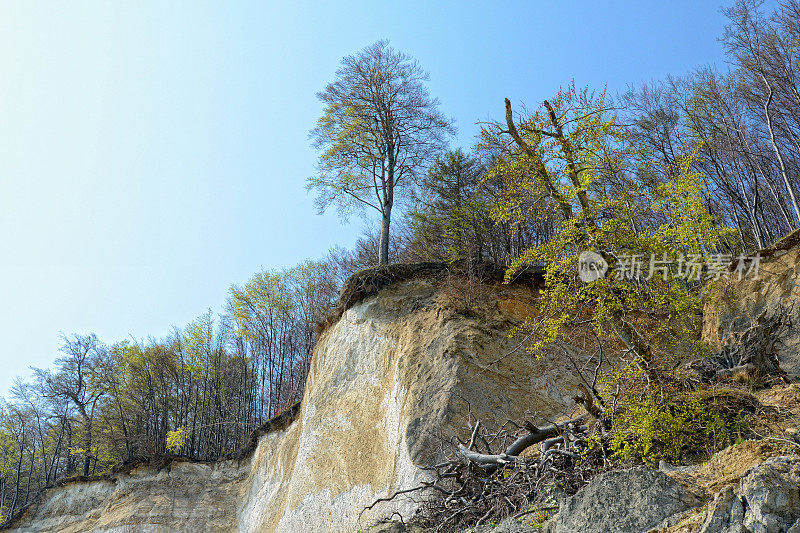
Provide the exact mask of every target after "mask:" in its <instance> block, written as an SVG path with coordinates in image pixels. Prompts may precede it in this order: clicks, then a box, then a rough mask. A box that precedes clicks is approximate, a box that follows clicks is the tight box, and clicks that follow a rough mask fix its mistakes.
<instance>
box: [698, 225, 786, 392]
mask: <svg viewBox="0 0 800 533" xmlns="http://www.w3.org/2000/svg"><path fill="white" fill-rule="evenodd" d="M759 253H760V257H761V260H760V264H759V269H758V276H757V277H755V278H753V276H752V275H749V276H743V279H739V276H738V275H736V274H732V275H731V276H730V278H729V279H722V280H720V281H719V283H717V284H716V286H714V287H713V289H712V291H711V292H710V294H709V297H708V298H707V300H706V304H705V310H704V317H703V340H705V341H706V342H708V344H709V345H710V347H711V348H712V350H719V349H720V348H721V347H722V345H723V344H724V343H726V342H731V341H733V342H736V340H737V339H736V337H735V335H736V334H737V333H740V332H742V331H744V330H746V329H747V328H749V327H752V326H753V325H754V324H756V323H757V321H758V320H759V319H760V318H770V317H774V316H775V315H776V314H778V313H786V314H788V317H789V319H790V320H789V321H790V325H789V326H788V327H785V328H781V329H780V330H779V331H776V332H775V334H773V335H771V337H772V340H773V341H774V342H773V343H772V345H771V346H770V347H769V348H770V350H772V351H773V352H774V355H775V356H776V357H777V359H778V361H779V362H780V366H781V369H782V370H784V371H785V372H786V373H787V374H788V376H789V378H790V379H791V380H793V381H794V380H797V379H800V320H798V317H800V301H798V300H800V231H795V232H794V233H792V234H790V235H788V236H787V237H786V238H784V239H782V240H781V241H779V242H777V243H776V244H775V245H773V246H771V247H770V248H767V249H765V250H761V252H759Z"/></svg>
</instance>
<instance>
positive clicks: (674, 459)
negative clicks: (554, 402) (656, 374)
mask: <svg viewBox="0 0 800 533" xmlns="http://www.w3.org/2000/svg"><path fill="white" fill-rule="evenodd" d="M744 399H745V395H741V394H739V393H737V394H725V392H723V393H720V394H714V393H713V392H712V391H706V390H684V391H680V390H668V389H660V390H659V389H658V388H656V387H646V386H642V387H639V388H635V389H634V390H632V391H630V392H628V393H627V394H625V395H624V396H623V398H622V399H621V401H620V403H619V404H618V406H617V407H616V408H615V410H614V412H613V413H612V415H613V424H612V431H611V433H612V436H611V439H610V441H609V448H610V450H611V452H612V456H611V458H612V459H615V460H620V461H635V462H644V463H647V464H650V465H657V464H658V462H659V461H661V460H664V461H667V462H670V463H678V462H682V461H686V460H696V459H698V458H701V457H710V456H711V455H712V454H713V453H714V452H716V451H718V450H719V449H721V448H723V447H725V446H728V445H730V444H732V443H733V442H732V441H733V440H735V439H736V437H737V435H738V434H739V431H740V429H741V427H742V424H743V417H744V414H745V411H744V410H743V409H742V404H743V403H744V402H743V400H744Z"/></svg>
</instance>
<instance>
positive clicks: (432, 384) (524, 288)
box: [11, 273, 576, 533]
mask: <svg viewBox="0 0 800 533" xmlns="http://www.w3.org/2000/svg"><path fill="white" fill-rule="evenodd" d="M409 278H410V279H406V280H405V281H399V282H395V283H393V284H391V285H389V286H387V287H384V288H382V289H381V290H379V291H377V293H376V291H372V292H373V293H372V294H368V295H366V297H364V298H362V299H358V301H355V302H353V303H352V305H349V306H348V308H347V309H346V310H344V312H343V314H342V315H341V317H339V318H338V320H335V321H334V322H333V323H332V324H330V325H329V327H328V328H327V329H326V331H324V332H323V333H322V334H321V336H320V339H319V342H318V345H317V347H316V350H315V352H314V355H313V359H312V363H311V369H310V373H309V376H308V382H307V385H306V389H305V393H304V397H303V400H302V402H301V405H300V406H299V408H298V409H296V410H295V412H294V413H290V414H288V415H286V416H284V417H283V418H282V419H281V420H278V421H277V422H275V423H273V424H271V425H270V429H269V431H267V432H266V433H264V434H263V435H261V436H260V437H259V438H258V441H257V445H256V446H255V447H254V449H253V450H251V451H250V452H248V453H247V454H245V455H244V457H242V458H240V459H237V460H225V461H218V462H215V463H199V462H192V461H188V460H173V461H168V462H166V464H162V465H161V466H153V465H140V466H137V467H135V468H133V469H129V470H128V471H124V472H119V473H116V474H112V475H109V476H106V477H105V478H104V479H97V480H83V481H80V480H76V481H71V482H68V483H65V484H63V485H62V486H59V487H56V488H52V489H49V490H48V491H46V492H45V493H44V494H43V495H42V496H41V497H40V498H39V499H38V500H37V501H36V502H35V503H34V504H33V505H31V506H29V508H27V509H26V510H25V511H24V512H23V513H22V514H21V515H19V516H18V517H17V518H16V519H15V520H14V522H13V523H12V524H11V528H12V529H11V530H12V531H60V532H63V531H109V532H110V531H114V532H123V531H153V532H156V531H193V532H195V531H253V532H255V531H259V532H264V531H265V532H273V531H277V532H281V533H291V532H303V533H306V532H354V531H358V530H360V529H366V528H367V527H369V526H370V525H371V524H372V523H374V522H375V521H376V520H378V519H380V518H383V517H387V516H390V515H392V513H395V512H399V513H400V514H401V515H403V516H404V517H408V516H410V515H411V514H412V513H413V511H414V509H415V505H416V504H415V503H414V502H413V501H412V500H411V499H410V498H405V499H404V498H403V497H398V498H396V499H394V500H392V501H390V502H381V503H379V504H377V505H375V506H374V507H373V508H372V509H370V510H366V511H365V508H366V507H367V506H369V505H370V504H372V503H373V502H375V501H376V500H377V499H379V498H385V497H387V496H390V495H392V494H394V493H395V492H396V491H399V490H403V489H409V488H413V487H415V486H417V485H418V484H419V482H420V480H422V479H423V478H424V477H425V471H424V470H422V469H421V468H420V466H421V465H425V464H429V462H430V461H431V460H432V459H433V458H434V456H435V454H436V453H437V450H438V449H439V444H440V442H441V440H440V439H447V438H449V437H451V436H452V435H459V436H461V438H465V437H467V436H468V435H465V433H466V432H467V431H468V423H469V422H468V417H469V416H470V414H471V415H472V416H477V417H479V418H480V419H481V420H482V421H483V422H484V423H487V424H492V423H498V424H501V423H502V422H504V421H505V420H506V419H507V418H512V419H514V418H516V419H522V418H526V419H531V420H534V421H540V420H541V419H542V418H544V417H547V418H550V417H554V416H557V415H560V414H563V413H565V412H567V411H568V410H569V409H571V408H572V406H573V403H572V400H571V399H570V396H571V394H572V393H574V391H575V385H576V378H575V376H574V373H573V371H572V370H571V369H570V368H568V367H567V366H566V365H564V363H563V359H561V360H558V361H557V362H556V361H555V360H553V359H549V358H543V359H536V358H533V357H531V356H530V355H529V354H527V353H525V352H524V350H517V351H514V348H515V346H517V344H518V343H519V339H513V338H509V332H510V331H511V329H512V328H513V326H514V325H516V324H518V323H519V321H520V320H521V319H523V318H524V317H525V316H527V315H528V314H529V313H531V312H532V311H533V308H532V305H533V304H534V301H535V295H536V292H537V289H536V287H535V283H529V284H516V285H510V286H509V285H502V284H499V283H491V284H487V285H484V286H482V287H480V288H479V289H477V290H473V291H472V293H470V291H466V292H465V291H464V289H463V288H459V287H458V286H457V285H456V286H455V287H454V286H453V285H452V283H450V284H448V283H447V282H446V278H445V277H443V276H437V275H431V274H430V273H428V274H426V275H422V276H410V277H409ZM465 298H468V299H470V307H472V308H473V309H477V311H475V310H473V311H471V312H469V313H467V312H462V311H461V309H465V308H466V306H465V305H463V304H464V301H463V300H464V299H465ZM509 353H510V355H508V354H509ZM503 356H505V357H503ZM498 359H499V361H498Z"/></svg>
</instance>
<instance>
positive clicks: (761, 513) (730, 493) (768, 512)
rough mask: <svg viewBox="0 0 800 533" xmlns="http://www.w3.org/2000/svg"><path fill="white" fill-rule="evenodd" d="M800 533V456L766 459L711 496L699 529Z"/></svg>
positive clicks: (719, 532) (702, 531)
mask: <svg viewBox="0 0 800 533" xmlns="http://www.w3.org/2000/svg"><path fill="white" fill-rule="evenodd" d="M786 531H793V532H798V533H800V457H796V456H792V457H788V456H782V457H773V458H770V459H767V460H766V461H765V462H764V463H762V464H760V465H758V466H755V467H753V468H751V469H750V470H748V471H747V472H746V473H745V474H744V476H743V477H742V479H741V480H740V481H739V484H738V486H736V487H726V488H725V489H723V490H722V491H720V492H719V493H718V494H717V496H716V497H715V499H714V503H713V504H712V506H711V508H710V510H709V514H708V516H707V517H706V520H705V522H703V525H702V526H701V528H700V533H782V532H786Z"/></svg>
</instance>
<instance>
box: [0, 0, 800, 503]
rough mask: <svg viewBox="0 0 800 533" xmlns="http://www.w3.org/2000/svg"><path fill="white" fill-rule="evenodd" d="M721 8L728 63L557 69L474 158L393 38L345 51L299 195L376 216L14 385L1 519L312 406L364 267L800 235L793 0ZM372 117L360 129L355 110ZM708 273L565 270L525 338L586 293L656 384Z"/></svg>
mask: <svg viewBox="0 0 800 533" xmlns="http://www.w3.org/2000/svg"><path fill="white" fill-rule="evenodd" d="M726 15H727V16H728V19H729V21H728V25H727V27H726V31H725V33H724V35H721V36H720V38H721V44H720V45H721V46H723V47H724V48H725V51H726V54H727V60H728V62H729V65H724V66H722V65H719V66H713V65H712V66H706V67H702V68H698V69H696V70H694V71H692V72H689V73H684V74H682V75H676V76H674V77H669V78H667V79H665V80H661V81H658V82H653V83H651V84H648V85H645V86H641V87H631V88H630V89H629V90H628V91H626V92H624V93H623V94H619V95H610V94H606V92H605V91H604V90H603V88H602V87H595V88H581V87H575V86H574V85H573V84H570V83H569V82H568V80H564V81H565V85H564V86H563V89H562V90H561V91H560V92H559V93H558V94H554V95H552V98H550V99H548V100H547V101H546V102H544V103H542V104H541V105H540V104H538V103H532V102H528V105H529V106H530V107H529V109H530V110H529V111H522V110H523V109H524V108H523V106H522V103H521V102H506V104H505V107H504V106H503V102H502V100H501V98H502V95H499V97H498V100H497V101H496V102H487V104H486V106H487V107H486V109H481V110H475V115H476V116H478V115H480V114H482V113H485V112H489V113H491V114H492V115H497V116H503V117H504V119H503V120H499V121H498V122H496V123H487V124H484V125H483V128H482V132H481V135H480V137H479V138H478V139H477V140H476V143H475V145H474V146H470V147H462V148H453V147H450V146H449V145H448V139H449V138H450V134H451V133H452V126H451V124H449V123H448V121H447V119H446V118H444V117H443V116H441V114H440V113H439V112H438V101H437V100H436V99H435V98H433V97H432V96H431V95H429V94H428V92H427V88H426V85H425V81H426V73H425V71H424V70H423V69H422V68H421V67H420V66H419V65H418V64H417V63H416V61H414V59H413V58H410V57H408V56H406V55H404V54H402V53H401V52H399V51H396V50H394V49H392V48H391V47H390V46H389V45H388V43H386V42H384V41H379V42H378V43H376V44H374V45H372V46H370V47H367V48H365V49H364V50H362V51H360V52H357V53H355V54H353V55H352V56H348V57H347V58H345V59H344V60H343V61H342V66H341V69H340V71H339V72H338V73H337V79H336V80H335V81H334V82H332V83H331V85H330V86H329V87H328V88H326V89H325V90H324V91H322V92H321V93H320V94H319V96H320V99H321V100H322V101H323V104H325V106H326V107H325V109H326V111H325V114H324V115H323V116H322V117H321V118H320V120H319V122H318V124H317V125H316V127H315V125H314V124H309V129H311V131H312V133H311V137H312V140H313V141H314V145H315V146H316V147H317V148H318V149H319V152H320V164H319V174H318V175H316V176H314V177H312V178H311V179H309V181H308V183H307V186H308V187H309V189H311V190H312V191H314V192H315V193H316V194H317V199H318V203H319V206H320V208H321V209H325V208H327V207H328V206H331V205H334V206H336V207H338V208H340V209H341V210H342V212H343V214H346V213H348V212H351V211H352V210H355V211H356V212H358V211H359V210H360V209H362V208H363V209H365V210H366V211H365V212H366V213H367V215H370V213H372V212H377V213H378V214H379V215H380V220H381V225H380V226H379V228H378V229H376V230H368V231H365V233H364V235H363V236H362V237H361V238H360V239H359V240H358V241H357V242H356V243H355V245H354V246H353V248H352V249H342V248H334V249H332V250H330V251H329V252H328V253H327V255H325V256H324V257H322V258H318V259H310V260H307V261H304V262H302V263H301V264H299V265H297V266H295V267H293V268H289V269H284V270H265V271H262V272H257V273H255V274H254V275H253V276H252V277H251V278H250V279H249V280H248V281H247V282H246V283H244V284H242V285H233V286H231V287H230V289H229V291H228V299H227V305H226V308H225V309H224V311H223V312H222V313H221V314H219V315H215V314H214V313H213V312H211V311H207V312H205V313H202V314H200V315H199V316H198V318H197V319H196V320H194V321H193V322H191V323H190V324H187V325H185V326H183V327H181V328H175V329H174V331H173V332H172V333H171V334H170V335H169V336H168V337H166V338H159V339H156V338H150V339H146V340H118V339H98V338H97V337H96V336H95V335H91V334H89V335H83V334H67V335H64V337H63V345H62V348H61V350H60V352H59V353H58V354H54V358H55V362H54V363H53V365H52V366H51V367H50V368H42V369H38V368H37V369H34V371H33V374H32V376H31V377H30V378H26V379H18V380H17V381H16V383H15V385H14V387H13V388H12V390H11V391H10V393H9V395H8V397H7V398H5V399H4V400H2V403H0V516H2V517H8V516H10V515H12V514H13V513H14V512H15V511H17V510H19V509H20V508H21V507H23V506H24V505H26V504H27V503H29V502H30V501H31V499H32V498H33V497H34V496H35V495H36V494H37V493H38V492H39V491H40V490H41V489H42V488H43V487H47V486H51V485H53V484H54V483H55V482H57V481H58V480H60V479H64V478H67V477H70V476H92V475H97V474H101V473H104V472H107V471H109V470H110V469H111V468H112V467H113V466H114V465H116V464H118V463H121V462H124V461H130V460H133V459H136V458H140V457H149V456H157V455H162V454H165V453H175V454H179V455H184V456H187V457H191V458H195V459H201V460H213V459H217V458H220V457H223V456H224V455H225V454H227V453H230V452H233V451H235V450H236V449H238V448H240V447H242V446H243V445H245V443H246V442H247V441H248V438H249V436H250V434H251V432H252V431H253V430H255V429H256V428H258V427H259V426H261V425H262V424H264V423H265V422H266V421H267V420H269V419H270V418H272V417H274V416H275V415H277V414H278V413H280V412H281V411H282V410H284V409H286V408H287V407H289V406H291V405H292V404H294V403H295V402H297V401H299V400H300V398H301V397H302V394H303V385H304V380H305V377H306V373H307V371H308V366H309V361H310V358H311V354H312V350H313V348H314V345H315V343H316V339H317V335H318V331H319V329H318V325H319V324H321V323H323V322H324V320H325V318H326V317H327V316H328V315H329V314H330V313H331V312H332V311H333V310H334V308H335V306H336V304H337V301H338V296H339V289H340V287H341V286H342V285H343V283H344V281H345V280H346V279H347V278H348V277H349V276H350V275H352V274H353V273H355V272H357V271H359V270H362V269H365V268H370V267H374V266H376V265H378V264H387V263H413V262H419V261H437V262H444V263H452V262H460V263H461V264H465V265H470V264H473V263H476V262H490V263H493V264H496V265H500V266H502V267H504V268H508V269H509V273H510V274H509V275H513V273H514V272H515V271H517V270H519V269H520V268H523V267H525V266H526V265H529V264H532V263H538V264H544V265H545V266H547V267H548V268H550V267H551V266H552V268H553V269H554V270H553V271H552V276H553V277H552V278H548V279H555V277H557V276H556V274H555V273H556V272H565V271H569V272H575V270H574V267H575V264H576V263H575V262H576V261H577V251H579V250H581V249H585V248H587V247H590V248H592V249H596V250H599V251H600V252H602V253H603V254H606V255H607V256H608V257H607V258H608V259H609V261H611V256H614V257H615V258H616V260H617V261H619V259H620V257H621V256H622V255H623V252H625V251H627V252H629V253H631V252H632V251H637V252H642V253H646V254H648V256H649V254H657V255H658V256H659V257H660V256H662V254H663V256H664V257H666V256H667V255H670V256H672V255H678V254H687V255H688V254H693V255H697V256H702V257H704V258H710V257H718V258H726V259H727V261H730V260H731V259H732V258H735V257H737V256H739V255H743V254H749V253H751V252H752V251H754V250H758V249H761V248H764V247H766V246H768V245H770V244H772V243H774V242H775V241H777V240H778V239H780V238H782V237H783V236H785V235H787V234H788V233H790V232H791V231H792V230H794V229H796V228H797V227H798V226H800V205H799V204H800V200H798V197H797V196H798V194H800V2H799V1H797V0H787V1H786V2H783V3H781V4H780V5H779V7H778V8H776V9H775V10H774V11H771V12H768V11H764V10H763V9H762V7H761V5H760V4H759V3H758V2H753V1H750V0H745V1H740V2H738V3H736V4H735V5H734V6H733V7H731V8H729V9H727V10H726ZM369 69H373V70H369ZM365 72H366V73H367V74H366V76H367V79H368V80H370V83H374V84H375V86H376V87H379V88H380V87H390V88H391V89H392V91H393V92H391V93H390V94H391V95H393V98H394V97H397V100H393V99H391V98H390V99H388V100H385V101H384V100H381V101H378V102H366V103H364V102H361V101H360V100H358V99H357V98H355V97H354V96H353V94H354V93H348V92H347V90H348V88H352V86H353V85H357V83H358V78H357V76H362V75H365V74H364V73H365ZM354 76H355V77H354ZM393 84H394V85H393ZM403 96H405V99H403V98H402V97H403ZM398 101H399V103H400V104H401V105H399V107H397V111H395V112H393V113H394V114H392V113H388V111H389V110H391V109H394V108H392V105H395V104H396V103H398ZM372 104H374V105H375V107H374V109H373V108H369V105H372ZM367 108H369V109H368V112H367V114H368V115H369V116H368V117H367V118H366V119H365V118H364V116H361V115H358V114H357V113H355V112H354V111H353V110H354V109H356V110H358V109H362V110H364V109H367ZM370 113H371V114H370ZM387 113H388V115H387ZM373 115H374V116H373ZM386 116H390V117H391V120H389V119H387V118H386ZM373 118H374V121H375V122H374V124H378V126H379V127H378V128H377V129H376V128H374V127H373V123H372V119H373ZM392 121H394V122H392ZM392 128H394V129H392ZM387 131H389V133H388V134H387ZM387 135H388V136H387ZM303 185H304V184H303V183H301V182H298V183H297V184H296V186H297V187H302V186H303ZM393 208H394V210H393ZM589 242H591V246H589V245H588V244H587V243H589ZM620 250H622V252H620ZM615 254H616V255H615ZM553 265H554V266H553ZM567 267H569V270H567ZM467 270H468V269H467ZM665 277H666V276H665ZM622 281H624V280H622ZM648 281H649V280H648ZM704 281H705V280H704V279H703V276H698V277H697V279H695V280H689V281H682V282H681V283H677V284H676V283H672V284H668V283H666V282H665V283H663V284H659V283H660V282H659V281H658V280H657V279H656V280H654V281H652V282H651V283H650V284H649V285H647V286H645V285H636V286H635V287H632V288H631V287H628V288H624V289H620V285H615V286H611V282H609V284H606V285H603V284H597V285H594V286H593V287H594V288H593V289H591V290H590V291H588V292H581V291H578V290H575V289H574V286H573V285H571V284H570V283H571V282H553V283H552V285H551V286H549V287H548V289H547V291H546V292H545V295H546V297H547V299H548V300H547V301H548V305H549V306H551V308H552V309H554V310H558V313H556V312H554V313H552V314H551V315H550V316H551V319H550V320H549V321H545V322H542V323H540V324H538V325H531V328H532V329H533V330H534V331H538V333H537V334H536V335H534V336H532V337H531V343H532V345H531V350H532V351H536V350H537V349H540V348H541V347H542V346H544V345H545V344H546V343H548V342H552V341H553V340H554V339H555V338H557V337H558V336H563V335H568V334H569V331H570V327H571V325H574V324H576V323H577V322H578V321H579V319H586V316H585V315H584V316H582V317H572V316H568V314H569V313H567V312H564V311H563V310H564V309H570V308H571V307H574V306H575V305H576V304H577V302H578V301H579V300H580V299H588V300H592V301H594V302H597V307H596V308H595V311H593V312H592V313H593V314H591V316H590V319H591V320H593V321H594V323H595V324H597V331H598V332H599V336H598V338H600V337H602V335H603V334H608V335H609V336H611V335H612V334H616V335H618V336H621V337H622V340H623V342H624V343H625V344H626V346H627V349H628V350H629V351H632V352H634V353H636V354H637V357H639V360H638V361H639V367H641V368H643V370H642V372H644V374H643V375H644V378H642V379H643V380H644V381H647V382H648V383H650V382H651V381H658V382H659V383H660V382H663V381H664V380H653V379H652V378H653V376H654V375H655V374H656V373H657V372H658V370H657V369H658V368H660V365H664V364H665V363H664V361H663V359H662V358H660V356H659V353H661V352H660V351H659V350H660V348H659V346H660V344H661V343H663V339H664V338H666V337H669V335H670V334H672V333H676V332H677V334H680V335H684V336H690V335H692V334H693V333H692V332H693V331H695V330H694V329H693V328H696V327H697V324H696V323H695V322H691V323H689V322H686V323H684V322H681V323H678V322H677V321H678V320H679V319H682V318H685V317H687V316H693V315H692V313H691V312H689V311H692V310H694V309H696V306H697V305H698V301H697V300H696V294H697V292H698V291H697V290H696V289H697V287H698V286H700V285H702V283H703V282H704ZM581 290H583V289H581ZM587 290H588V289H587ZM621 290H622V291H623V293H624V296H620V294H621V292H620V291H621ZM609 294H614V295H615V296H614V298H615V299H609V298H608V295H609ZM652 306H662V307H663V308H665V309H666V308H669V309H673V310H676V311H677V313H674V314H675V315H676V316H675V322H667V323H663V324H661V325H660V326H659V328H650V329H648V330H647V331H652V333H648V334H646V335H640V334H639V333H637V329H636V328H634V327H632V326H631V327H630V331H627V330H626V329H625V328H626V327H628V326H630V324H631V321H632V320H633V318H631V317H633V316H636V317H637V320H638V319H639V318H638V317H639V315H636V314H635V311H636V310H638V309H643V308H648V307H652ZM198 311H199V310H198ZM670 316H671V317H672V316H673V313H670ZM552 317H555V318H552ZM642 320H645V321H646V320H647V318H644V319H642ZM571 321H572V322H571ZM604 324H606V325H607V326H604ZM537 328H539V329H537ZM620 332H621V333H620ZM626 335H627V336H626ZM637 335H638V336H637ZM684 338H685V337H684ZM612 344H613V343H612ZM641 362H644V363H643V364H641ZM591 392H592V396H595V397H596V400H598V401H600V403H601V404H602V398H601V396H602V394H601V393H599V392H597V391H591ZM587 395H588V394H587ZM587 399H588V398H587ZM630 454H633V455H635V454H636V452H635V451H634V452H630ZM630 454H629V455H628V456H627V458H631V455H630ZM640 459H641V457H640Z"/></svg>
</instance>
